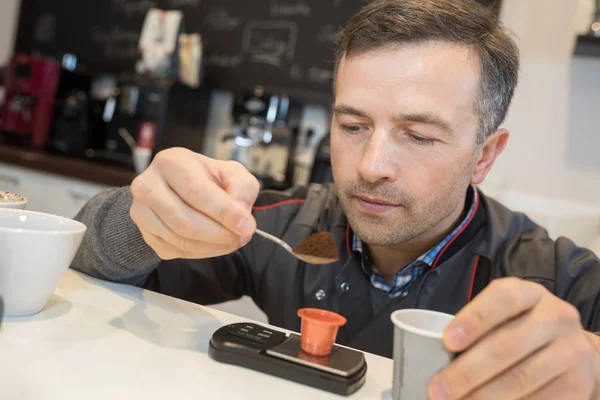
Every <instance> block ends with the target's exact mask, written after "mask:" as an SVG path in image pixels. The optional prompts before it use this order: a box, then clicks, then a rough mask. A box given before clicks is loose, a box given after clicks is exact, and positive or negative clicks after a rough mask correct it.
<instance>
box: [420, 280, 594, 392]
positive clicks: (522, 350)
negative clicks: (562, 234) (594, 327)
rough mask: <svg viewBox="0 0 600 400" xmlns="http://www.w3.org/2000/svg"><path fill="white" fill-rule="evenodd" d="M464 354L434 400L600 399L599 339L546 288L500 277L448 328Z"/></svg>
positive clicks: (451, 342) (449, 339) (439, 378)
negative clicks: (586, 329)
mask: <svg viewBox="0 0 600 400" xmlns="http://www.w3.org/2000/svg"><path fill="white" fill-rule="evenodd" d="M443 341H444V345H445V346H446V348H447V349H448V350H450V351H453V352H462V354H461V355H460V356H459V357H457V358H456V359H455V360H454V361H453V362H452V363H451V364H450V365H449V366H448V367H447V368H445V369H444V370H443V371H441V372H440V373H439V374H438V375H436V376H435V377H434V378H433V379H432V380H431V382H430V383H429V387H428V394H429V397H430V399H433V400H450V399H452V400H458V399H461V400H463V399H469V400H475V399H485V400H495V399H501V400H517V399H519V400H520V399H535V400H537V399H539V400H547V399H569V400H579V399H581V400H600V339H599V338H598V337H597V336H596V335H593V334H592V333H589V332H586V331H585V330H584V329H583V327H582V325H581V319H580V315H579V312H578V311H577V309H576V308H575V307H573V306H572V305H570V304H569V303H567V302H565V301H563V300H561V299H559V298H558V297H556V296H554V295H553V294H551V293H550V292H549V291H547V290H546V289H545V288H544V287H543V286H541V285H539V284H536V283H532V282H527V281H524V280H520V279H516V278H506V279H499V280H496V281H493V282H492V283H491V284H490V285H489V286H488V287H487V288H486V289H485V290H484V291H483V292H481V294H480V295H479V296H477V297H476V298H475V299H474V300H473V301H472V302H471V303H469V304H468V305H467V306H466V307H465V308H463V309H462V310H461V311H460V312H459V313H458V314H457V315H456V318H455V319H454V321H452V323H451V324H450V325H449V326H448V327H447V328H446V330H445V331H444V337H443Z"/></svg>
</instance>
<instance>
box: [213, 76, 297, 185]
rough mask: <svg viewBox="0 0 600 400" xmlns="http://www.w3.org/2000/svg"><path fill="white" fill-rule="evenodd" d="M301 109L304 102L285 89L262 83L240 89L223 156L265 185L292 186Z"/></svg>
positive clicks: (224, 141)
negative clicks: (270, 89)
mask: <svg viewBox="0 0 600 400" xmlns="http://www.w3.org/2000/svg"><path fill="white" fill-rule="evenodd" d="M300 112H301V105H300V104H298V103H297V102H295V101H294V100H293V99H291V98H290V97H289V96H288V95H286V94H284V93H268V92H266V91H265V90H264V88H263V87H261V86H257V87H255V88H254V89H253V90H251V91H247V92H243V93H239V94H238V95H237V96H236V97H235V99H234V104H233V109H232V119H233V126H232V129H231V131H228V132H226V134H225V135H224V136H222V137H221V140H220V143H219V147H220V148H221V151H220V153H221V155H220V158H225V159H231V160H235V161H238V162H239V163H241V164H242V165H244V166H245V167H246V168H247V169H248V170H249V171H250V172H252V173H253V174H254V175H255V176H256V177H257V179H258V180H259V181H260V182H261V184H262V187H263V188H264V189H285V188H287V187H290V186H291V185H292V184H293V182H292V180H293V160H292V158H293V157H292V155H293V154H294V149H295V145H296V137H297V129H298V125H299V119H300Z"/></svg>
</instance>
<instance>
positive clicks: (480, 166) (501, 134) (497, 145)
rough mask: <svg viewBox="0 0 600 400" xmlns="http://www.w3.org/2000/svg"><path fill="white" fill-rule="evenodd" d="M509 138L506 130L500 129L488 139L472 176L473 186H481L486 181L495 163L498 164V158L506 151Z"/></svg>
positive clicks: (478, 157)
mask: <svg viewBox="0 0 600 400" xmlns="http://www.w3.org/2000/svg"><path fill="white" fill-rule="evenodd" d="M509 136H510V134H509V133H508V131H507V130H506V129H498V130H497V131H496V132H494V133H493V134H492V135H490V136H489V137H488V138H487V139H486V141H485V143H484V144H483V146H482V148H481V150H480V151H479V155H478V156H477V160H476V163H475V169H474V170H473V175H472V176H471V184H472V185H479V184H480V183H481V182H483V181H484V180H485V177H486V176H487V174H488V172H490V169H492V166H493V165H494V162H496V158H497V157H498V156H499V155H500V154H501V153H502V152H503V151H504V148H505V147H506V144H507V143H508V138H509Z"/></svg>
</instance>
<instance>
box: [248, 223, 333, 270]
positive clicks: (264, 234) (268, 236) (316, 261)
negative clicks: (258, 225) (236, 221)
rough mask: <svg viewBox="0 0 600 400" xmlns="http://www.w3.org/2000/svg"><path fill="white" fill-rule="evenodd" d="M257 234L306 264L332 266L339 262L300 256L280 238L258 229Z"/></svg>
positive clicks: (311, 256)
mask: <svg viewBox="0 0 600 400" xmlns="http://www.w3.org/2000/svg"><path fill="white" fill-rule="evenodd" d="M256 233H257V234H259V235H260V236H262V237H264V238H266V239H269V240H271V241H273V242H275V243H277V244H278V245H280V246H281V247H283V248H284V249H285V250H286V251H287V252H288V253H290V254H291V255H293V256H294V257H296V258H297V259H299V260H301V261H304V262H306V263H309V264H331V263H333V262H336V261H337V260H338V259H337V258H329V257H319V256H315V255H309V254H298V253H295V252H294V249H293V248H292V246H290V245H289V244H287V243H286V242H284V241H283V240H281V239H279V238H278V237H275V236H273V235H271V234H270V233H267V232H264V231H261V230H260V229H257V230H256ZM305 240H306V239H305Z"/></svg>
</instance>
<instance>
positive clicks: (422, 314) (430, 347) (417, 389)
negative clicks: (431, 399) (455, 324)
mask: <svg viewBox="0 0 600 400" xmlns="http://www.w3.org/2000/svg"><path fill="white" fill-rule="evenodd" d="M391 319H392V322H393V324H394V383H393V387H392V398H393V399H394V400H426V399H427V384H428V383H429V381H430V380H431V378H433V377H434V376H435V374H436V373H437V372H438V371H440V370H441V369H443V368H444V367H445V366H447V365H448V364H449V363H450V362H451V361H452V359H453V358H454V354H453V353H451V352H449V351H447V350H446V348H445V347H444V345H443V344H442V333H443V331H444V329H445V328H446V326H447V325H448V324H449V323H450V321H452V320H453V319H454V316H453V315H449V314H444V313H440V312H436V311H429V310H415V309H407V310H398V311H394V312H393V313H392V316H391Z"/></svg>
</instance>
